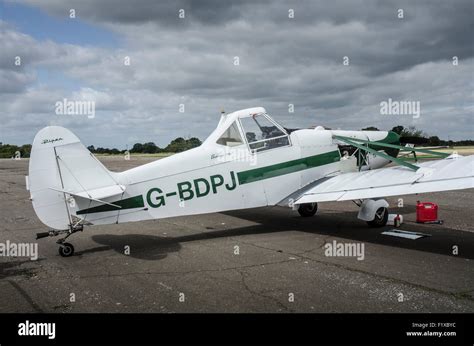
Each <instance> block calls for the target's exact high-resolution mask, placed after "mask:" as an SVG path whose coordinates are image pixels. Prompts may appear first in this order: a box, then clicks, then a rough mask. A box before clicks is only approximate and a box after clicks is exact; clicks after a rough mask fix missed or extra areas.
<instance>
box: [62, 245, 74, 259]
mask: <svg viewBox="0 0 474 346" xmlns="http://www.w3.org/2000/svg"><path fill="white" fill-rule="evenodd" d="M59 254H60V255H61V256H62V257H70V256H72V255H74V246H72V244H70V243H62V244H61V245H60V246H59Z"/></svg>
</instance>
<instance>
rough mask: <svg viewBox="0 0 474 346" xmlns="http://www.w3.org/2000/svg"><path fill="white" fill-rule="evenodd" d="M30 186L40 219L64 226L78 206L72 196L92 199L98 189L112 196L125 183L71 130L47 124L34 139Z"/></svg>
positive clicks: (95, 196)
mask: <svg viewBox="0 0 474 346" xmlns="http://www.w3.org/2000/svg"><path fill="white" fill-rule="evenodd" d="M29 189H30V195H31V200H32V202H33V208H34V210H35V212H36V215H37V216H38V218H39V219H40V220H41V222H43V223H44V224H45V225H47V226H49V227H51V228H54V229H60V230H63V229H68V228H69V225H71V224H72V223H73V222H72V221H73V217H74V215H75V211H77V206H75V204H74V203H70V197H71V196H75V197H76V196H78V197H82V198H85V199H89V200H95V199H94V198H97V199H99V197H100V196H98V191H102V194H103V191H107V193H108V196H111V195H115V194H118V193H122V192H123V190H124V187H123V186H121V185H120V184H119V183H118V182H117V179H116V176H115V174H114V173H112V172H110V171H108V170H107V169H106V168H105V167H104V165H102V163H100V161H98V160H97V159H96V158H95V157H94V155H92V153H91V152H90V151H89V150H87V148H86V147H85V146H84V145H83V144H82V143H81V142H80V141H79V139H78V138H77V137H76V136H75V135H74V134H73V133H72V132H71V131H69V130H67V129H65V128H63V127H59V126H49V127H45V128H43V129H42V130H40V131H39V132H38V133H37V134H36V136H35V139H34V141H33V146H32V149H31V155H30V164H29ZM99 194H100V193H99ZM102 197H104V196H102Z"/></svg>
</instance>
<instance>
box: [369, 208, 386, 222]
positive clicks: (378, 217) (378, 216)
mask: <svg viewBox="0 0 474 346" xmlns="http://www.w3.org/2000/svg"><path fill="white" fill-rule="evenodd" d="M387 221H388V209H387V208H385V207H381V208H379V209H377V211H376V212H375V218H374V219H373V220H372V221H367V224H368V225H369V226H370V227H383V226H385V225H386V224H387Z"/></svg>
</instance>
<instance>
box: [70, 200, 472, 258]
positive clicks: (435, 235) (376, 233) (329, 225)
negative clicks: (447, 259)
mask: <svg viewBox="0 0 474 346" xmlns="http://www.w3.org/2000/svg"><path fill="white" fill-rule="evenodd" d="M413 210H414V207H404V208H400V209H399V212H401V213H409V212H413ZM224 214H225V215H229V216H232V217H237V218H240V219H245V220H249V221H252V222H255V223H257V225H252V226H246V227H237V228H232V229H224V230H219V229H216V230H214V229H212V228H211V227H209V228H208V229H210V230H209V231H208V232H202V233H196V234H191V235H185V236H178V237H161V236H153V235H144V234H125V235H113V234H100V235H94V236H92V240H93V241H95V242H96V243H99V244H101V245H103V246H99V247H96V248H92V249H88V250H84V251H81V252H77V255H85V254H87V253H94V252H98V251H107V250H110V249H113V250H114V251H116V252H118V253H121V254H123V253H124V250H125V246H127V245H128V246H130V257H134V258H138V259H144V260H160V259H163V258H165V257H166V256H167V255H168V254H169V253H173V252H177V251H180V250H181V247H182V246H181V244H182V243H186V242H192V241H202V240H211V239H217V238H222V237H235V236H243V235H251V234H264V233H275V232H284V231H300V232H307V233H313V234H320V235H325V236H329V237H331V236H333V237H335V238H336V237H337V238H343V239H344V242H351V241H352V242H354V241H355V242H367V243H374V244H381V245H386V246H393V247H399V248H405V249H412V250H417V251H425V252H430V253H436V254H442V255H448V256H453V254H452V247H453V245H457V246H458V248H459V254H458V255H457V256H456V257H462V258H469V259H474V234H473V233H470V232H464V231H458V230H454V229H449V228H446V227H444V226H440V225H419V224H415V223H405V224H403V225H402V227H401V228H400V229H401V230H407V231H414V232H421V233H425V234H430V235H431V236H429V237H424V238H420V239H417V240H410V239H404V238H397V237H391V236H387V235H383V234H381V233H382V232H383V231H386V230H391V229H393V226H385V227H382V228H369V227H368V226H367V224H366V223H365V222H363V221H360V220H357V218H356V213H355V212H334V213H320V214H316V216H314V217H310V218H302V217H299V216H297V215H295V214H292V213H289V214H288V213H281V208H259V209H250V210H239V211H232V212H226V213H224ZM327 241H331V240H327Z"/></svg>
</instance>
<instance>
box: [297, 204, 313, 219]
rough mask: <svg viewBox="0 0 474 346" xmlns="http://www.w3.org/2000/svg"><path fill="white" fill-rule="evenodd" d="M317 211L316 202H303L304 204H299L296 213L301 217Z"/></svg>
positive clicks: (311, 214)
mask: <svg viewBox="0 0 474 346" xmlns="http://www.w3.org/2000/svg"><path fill="white" fill-rule="evenodd" d="M317 211H318V203H305V204H300V206H299V207H298V213H299V214H300V215H301V216H302V217H310V216H314V214H316V212H317Z"/></svg>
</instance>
